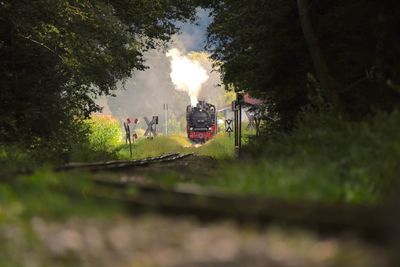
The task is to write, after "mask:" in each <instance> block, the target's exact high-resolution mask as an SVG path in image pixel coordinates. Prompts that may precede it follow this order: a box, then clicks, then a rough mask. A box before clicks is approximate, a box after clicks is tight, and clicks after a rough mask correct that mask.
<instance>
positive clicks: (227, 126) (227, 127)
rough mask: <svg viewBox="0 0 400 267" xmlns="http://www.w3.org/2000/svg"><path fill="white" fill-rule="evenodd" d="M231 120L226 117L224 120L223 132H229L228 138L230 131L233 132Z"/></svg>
mask: <svg viewBox="0 0 400 267" xmlns="http://www.w3.org/2000/svg"><path fill="white" fill-rule="evenodd" d="M232 122H233V121H232V120H231V119H227V120H225V132H227V133H228V134H229V138H231V133H232V132H233V129H232V125H231V124H232Z"/></svg>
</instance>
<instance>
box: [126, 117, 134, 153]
mask: <svg viewBox="0 0 400 267" xmlns="http://www.w3.org/2000/svg"><path fill="white" fill-rule="evenodd" d="M130 123H131V120H130V119H129V118H127V119H126V122H124V129H125V134H126V135H125V143H126V144H128V143H129V155H130V158H131V159H132V140H131V129H130V127H129V124H130Z"/></svg>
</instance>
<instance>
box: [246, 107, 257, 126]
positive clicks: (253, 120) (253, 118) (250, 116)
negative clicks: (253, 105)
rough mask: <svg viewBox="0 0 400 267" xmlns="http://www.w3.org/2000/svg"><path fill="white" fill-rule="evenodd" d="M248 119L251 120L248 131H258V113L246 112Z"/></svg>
mask: <svg viewBox="0 0 400 267" xmlns="http://www.w3.org/2000/svg"><path fill="white" fill-rule="evenodd" d="M245 113H246V116H247V118H248V119H249V124H248V125H247V127H246V129H247V130H249V129H256V130H257V129H258V125H257V124H258V123H257V117H256V115H257V114H256V113H250V111H248V110H246V111H245Z"/></svg>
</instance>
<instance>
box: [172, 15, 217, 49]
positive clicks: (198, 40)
mask: <svg viewBox="0 0 400 267" xmlns="http://www.w3.org/2000/svg"><path fill="white" fill-rule="evenodd" d="M209 13H210V12H209V11H208V10H206V9H200V8H199V9H197V17H198V19H197V21H196V23H195V24H192V23H181V22H179V23H177V24H176V25H177V26H178V27H179V28H181V33H180V34H179V35H178V38H179V40H180V41H181V42H182V44H183V45H184V47H185V48H186V51H188V52H190V51H202V50H204V46H205V45H206V39H207V27H208V25H209V24H210V22H211V18H209V17H208V15H209Z"/></svg>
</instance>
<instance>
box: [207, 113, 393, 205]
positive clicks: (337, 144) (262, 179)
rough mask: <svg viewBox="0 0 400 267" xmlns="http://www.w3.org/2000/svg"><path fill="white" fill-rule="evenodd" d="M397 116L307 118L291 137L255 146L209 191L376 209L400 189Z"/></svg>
mask: <svg viewBox="0 0 400 267" xmlns="http://www.w3.org/2000/svg"><path fill="white" fill-rule="evenodd" d="M399 132H400V114H399V113H398V112H395V113H393V114H390V115H386V114H382V115H379V116H376V117H374V118H371V119H369V120H367V121H364V122H358V123H356V122H351V121H348V120H345V119H338V118H334V117H332V116H329V115H326V114H325V115H324V114H322V115H307V116H306V117H304V118H303V120H302V121H300V122H299V124H298V127H297V129H296V130H295V131H294V132H293V133H292V134H281V135H279V136H278V137H277V138H274V139H269V140H268V139H264V141H260V142H257V143H256V144H255V145H254V146H253V147H249V148H248V150H251V152H250V153H249V154H250V156H249V158H248V159H247V160H246V158H244V159H243V160H241V161H238V162H237V161H235V162H234V164H229V165H227V166H225V167H222V168H221V170H220V174H219V175H217V177H215V179H209V180H208V183H207V184H208V185H213V186H215V185H217V186H219V187H220V188H221V189H223V190H226V191H231V192H239V193H245V194H257V195H264V196H273V197H279V198H286V199H291V200H299V199H308V200H316V201H328V202H351V203H377V202H380V201H383V200H384V199H385V198H386V197H388V196H390V195H391V194H393V192H396V190H397V188H398V185H399V178H400V177H399V174H400V164H398V162H399V159H400V135H399Z"/></svg>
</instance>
